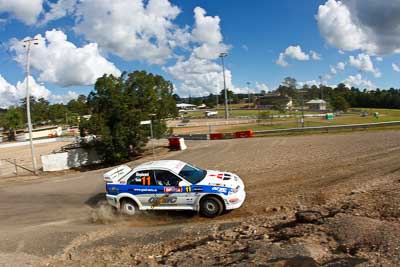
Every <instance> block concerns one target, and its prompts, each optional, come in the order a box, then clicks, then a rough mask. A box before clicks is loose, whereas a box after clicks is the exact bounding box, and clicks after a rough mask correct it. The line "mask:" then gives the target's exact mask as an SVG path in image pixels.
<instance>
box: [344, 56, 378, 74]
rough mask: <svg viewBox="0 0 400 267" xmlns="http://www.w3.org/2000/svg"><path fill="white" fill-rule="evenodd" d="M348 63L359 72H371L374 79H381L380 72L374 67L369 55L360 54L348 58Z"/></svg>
mask: <svg viewBox="0 0 400 267" xmlns="http://www.w3.org/2000/svg"><path fill="white" fill-rule="evenodd" d="M349 63H350V65H352V66H353V67H356V68H357V69H359V70H361V71H364V72H371V73H373V74H374V76H375V77H381V72H380V71H379V70H378V69H376V68H375V67H374V64H373V63H372V60H371V58H370V56H369V55H366V54H363V53H361V54H359V55H357V57H353V56H350V57H349Z"/></svg>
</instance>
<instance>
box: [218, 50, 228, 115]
mask: <svg viewBox="0 0 400 267" xmlns="http://www.w3.org/2000/svg"><path fill="white" fill-rule="evenodd" d="M227 55H228V54H227V53H221V54H219V57H220V58H221V61H222V74H223V77H224V92H225V120H227V119H229V113H228V92H227V90H226V80H225V65H224V57H226V56H227Z"/></svg>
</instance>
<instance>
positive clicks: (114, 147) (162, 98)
mask: <svg viewBox="0 0 400 267" xmlns="http://www.w3.org/2000/svg"><path fill="white" fill-rule="evenodd" d="M172 90H173V86H172V83H171V82H169V81H166V80H164V78H163V77H161V76H158V75H153V74H148V73H146V72H145V71H135V72H133V73H130V74H127V73H123V75H122V76H121V77H114V76H112V75H109V76H106V75H104V76H103V77H101V78H99V79H98V80H97V81H96V84H95V88H94V91H92V92H91V93H90V94H89V96H88V106H89V108H90V109H91V110H92V116H91V118H90V119H89V120H88V121H82V123H81V134H84V133H89V134H95V135H96V136H97V137H98V138H97V140H96V141H95V142H94V145H95V147H96V149H97V151H98V152H99V154H101V155H103V157H104V160H105V161H106V162H108V163H116V162H120V161H123V160H128V159H130V158H131V157H133V156H136V155H138V154H140V153H141V152H142V151H143V147H144V146H145V144H146V143H147V140H148V139H147V138H148V136H149V135H150V134H149V127H148V126H147V125H140V122H141V121H144V120H152V122H153V130H154V135H155V136H156V137H160V136H162V135H163V134H164V133H165V132H166V130H167V127H166V124H165V119H166V118H168V117H175V116H176V115H177V110H176V102H175V100H174V99H173V97H172Z"/></svg>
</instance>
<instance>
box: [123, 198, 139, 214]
mask: <svg viewBox="0 0 400 267" xmlns="http://www.w3.org/2000/svg"><path fill="white" fill-rule="evenodd" d="M138 210H139V208H138V206H137V205H136V203H135V202H134V201H133V200H130V199H124V200H123V201H122V202H121V213H122V214H124V215H128V216H133V215H135V214H137V212H138Z"/></svg>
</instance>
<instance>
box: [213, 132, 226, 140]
mask: <svg viewBox="0 0 400 267" xmlns="http://www.w3.org/2000/svg"><path fill="white" fill-rule="evenodd" d="M223 137H224V136H223V134H222V133H211V134H210V140H219V139H223Z"/></svg>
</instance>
